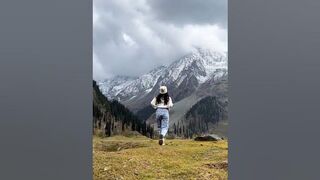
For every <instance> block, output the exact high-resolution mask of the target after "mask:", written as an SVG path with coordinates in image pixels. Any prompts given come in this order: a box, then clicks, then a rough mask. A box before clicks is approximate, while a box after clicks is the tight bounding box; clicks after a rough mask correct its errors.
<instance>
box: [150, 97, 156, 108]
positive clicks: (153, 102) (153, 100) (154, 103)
mask: <svg viewBox="0 0 320 180" xmlns="http://www.w3.org/2000/svg"><path fill="white" fill-rule="evenodd" d="M156 101H157V100H156V97H154V98H153V99H152V101H151V106H152V107H153V108H154V109H157V105H156Z"/></svg>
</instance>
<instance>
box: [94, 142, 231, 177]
mask: <svg viewBox="0 0 320 180" xmlns="http://www.w3.org/2000/svg"><path fill="white" fill-rule="evenodd" d="M227 157H228V142H227V141H219V142H198V141H193V140H178V139H174V140H166V145H165V146H159V145H158V141H157V140H150V139H148V138H145V137H143V136H135V137H123V136H115V137H111V138H100V137H94V138H93V176H94V177H93V178H94V179H95V180H108V179H129V180H131V179H133V180H134V179H170V180H171V179H172V180H174V179H184V180H185V179H201V180H203V179H219V180H220V179H221V180H222V179H227V177H228V163H227Z"/></svg>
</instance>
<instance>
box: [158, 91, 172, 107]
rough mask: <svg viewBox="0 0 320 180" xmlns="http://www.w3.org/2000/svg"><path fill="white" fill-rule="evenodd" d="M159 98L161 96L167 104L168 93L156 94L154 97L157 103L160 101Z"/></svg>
mask: <svg viewBox="0 0 320 180" xmlns="http://www.w3.org/2000/svg"><path fill="white" fill-rule="evenodd" d="M161 98H163V100H164V104H165V105H167V104H168V102H169V94H168V93H165V94H158V96H157V97H156V102H157V104H159V103H161Z"/></svg>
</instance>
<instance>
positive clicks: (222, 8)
mask: <svg viewBox="0 0 320 180" xmlns="http://www.w3.org/2000/svg"><path fill="white" fill-rule="evenodd" d="M227 41H228V40H227V0H93V78H94V79H95V80H102V79H105V78H110V77H112V76H115V75H128V76H138V75H141V74H143V73H146V72H148V71H150V70H151V69H152V68H154V67H156V66H159V65H168V64H170V63H171V62H173V61H175V60H177V59H178V58H179V57H181V56H183V55H185V54H187V53H189V52H191V51H192V50H193V49H194V48H195V47H201V48H211V49H216V50H218V51H227Z"/></svg>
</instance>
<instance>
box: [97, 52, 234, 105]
mask: <svg viewBox="0 0 320 180" xmlns="http://www.w3.org/2000/svg"><path fill="white" fill-rule="evenodd" d="M227 68H228V60H227V53H224V52H218V51H214V50H211V49H200V48H198V49H196V50H195V51H194V52H191V53H190V54H188V55H186V56H184V57H182V58H180V59H178V60H177V61H175V62H173V63H172V64H170V65H169V66H160V67H157V68H155V69H153V70H151V71H150V72H148V73H146V74H144V75H142V76H140V77H136V78H135V77H127V76H116V77H115V78H112V79H106V80H104V81H100V82H98V84H99V87H100V90H101V92H102V93H103V94H104V95H106V96H107V97H108V98H110V99H119V98H120V100H121V101H126V100H131V99H133V98H135V97H138V96H144V95H146V94H148V93H151V91H152V90H153V89H154V88H158V87H155V86H157V85H162V84H163V85H168V84H174V85H175V86H176V87H178V86H179V85H180V84H181V83H182V82H183V81H184V80H185V78H188V77H191V76H194V77H195V78H196V79H197V81H198V83H199V84H202V83H204V82H206V81H208V80H210V79H214V80H217V79H219V78H220V77H222V76H225V75H227V73H228V69H227Z"/></svg>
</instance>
